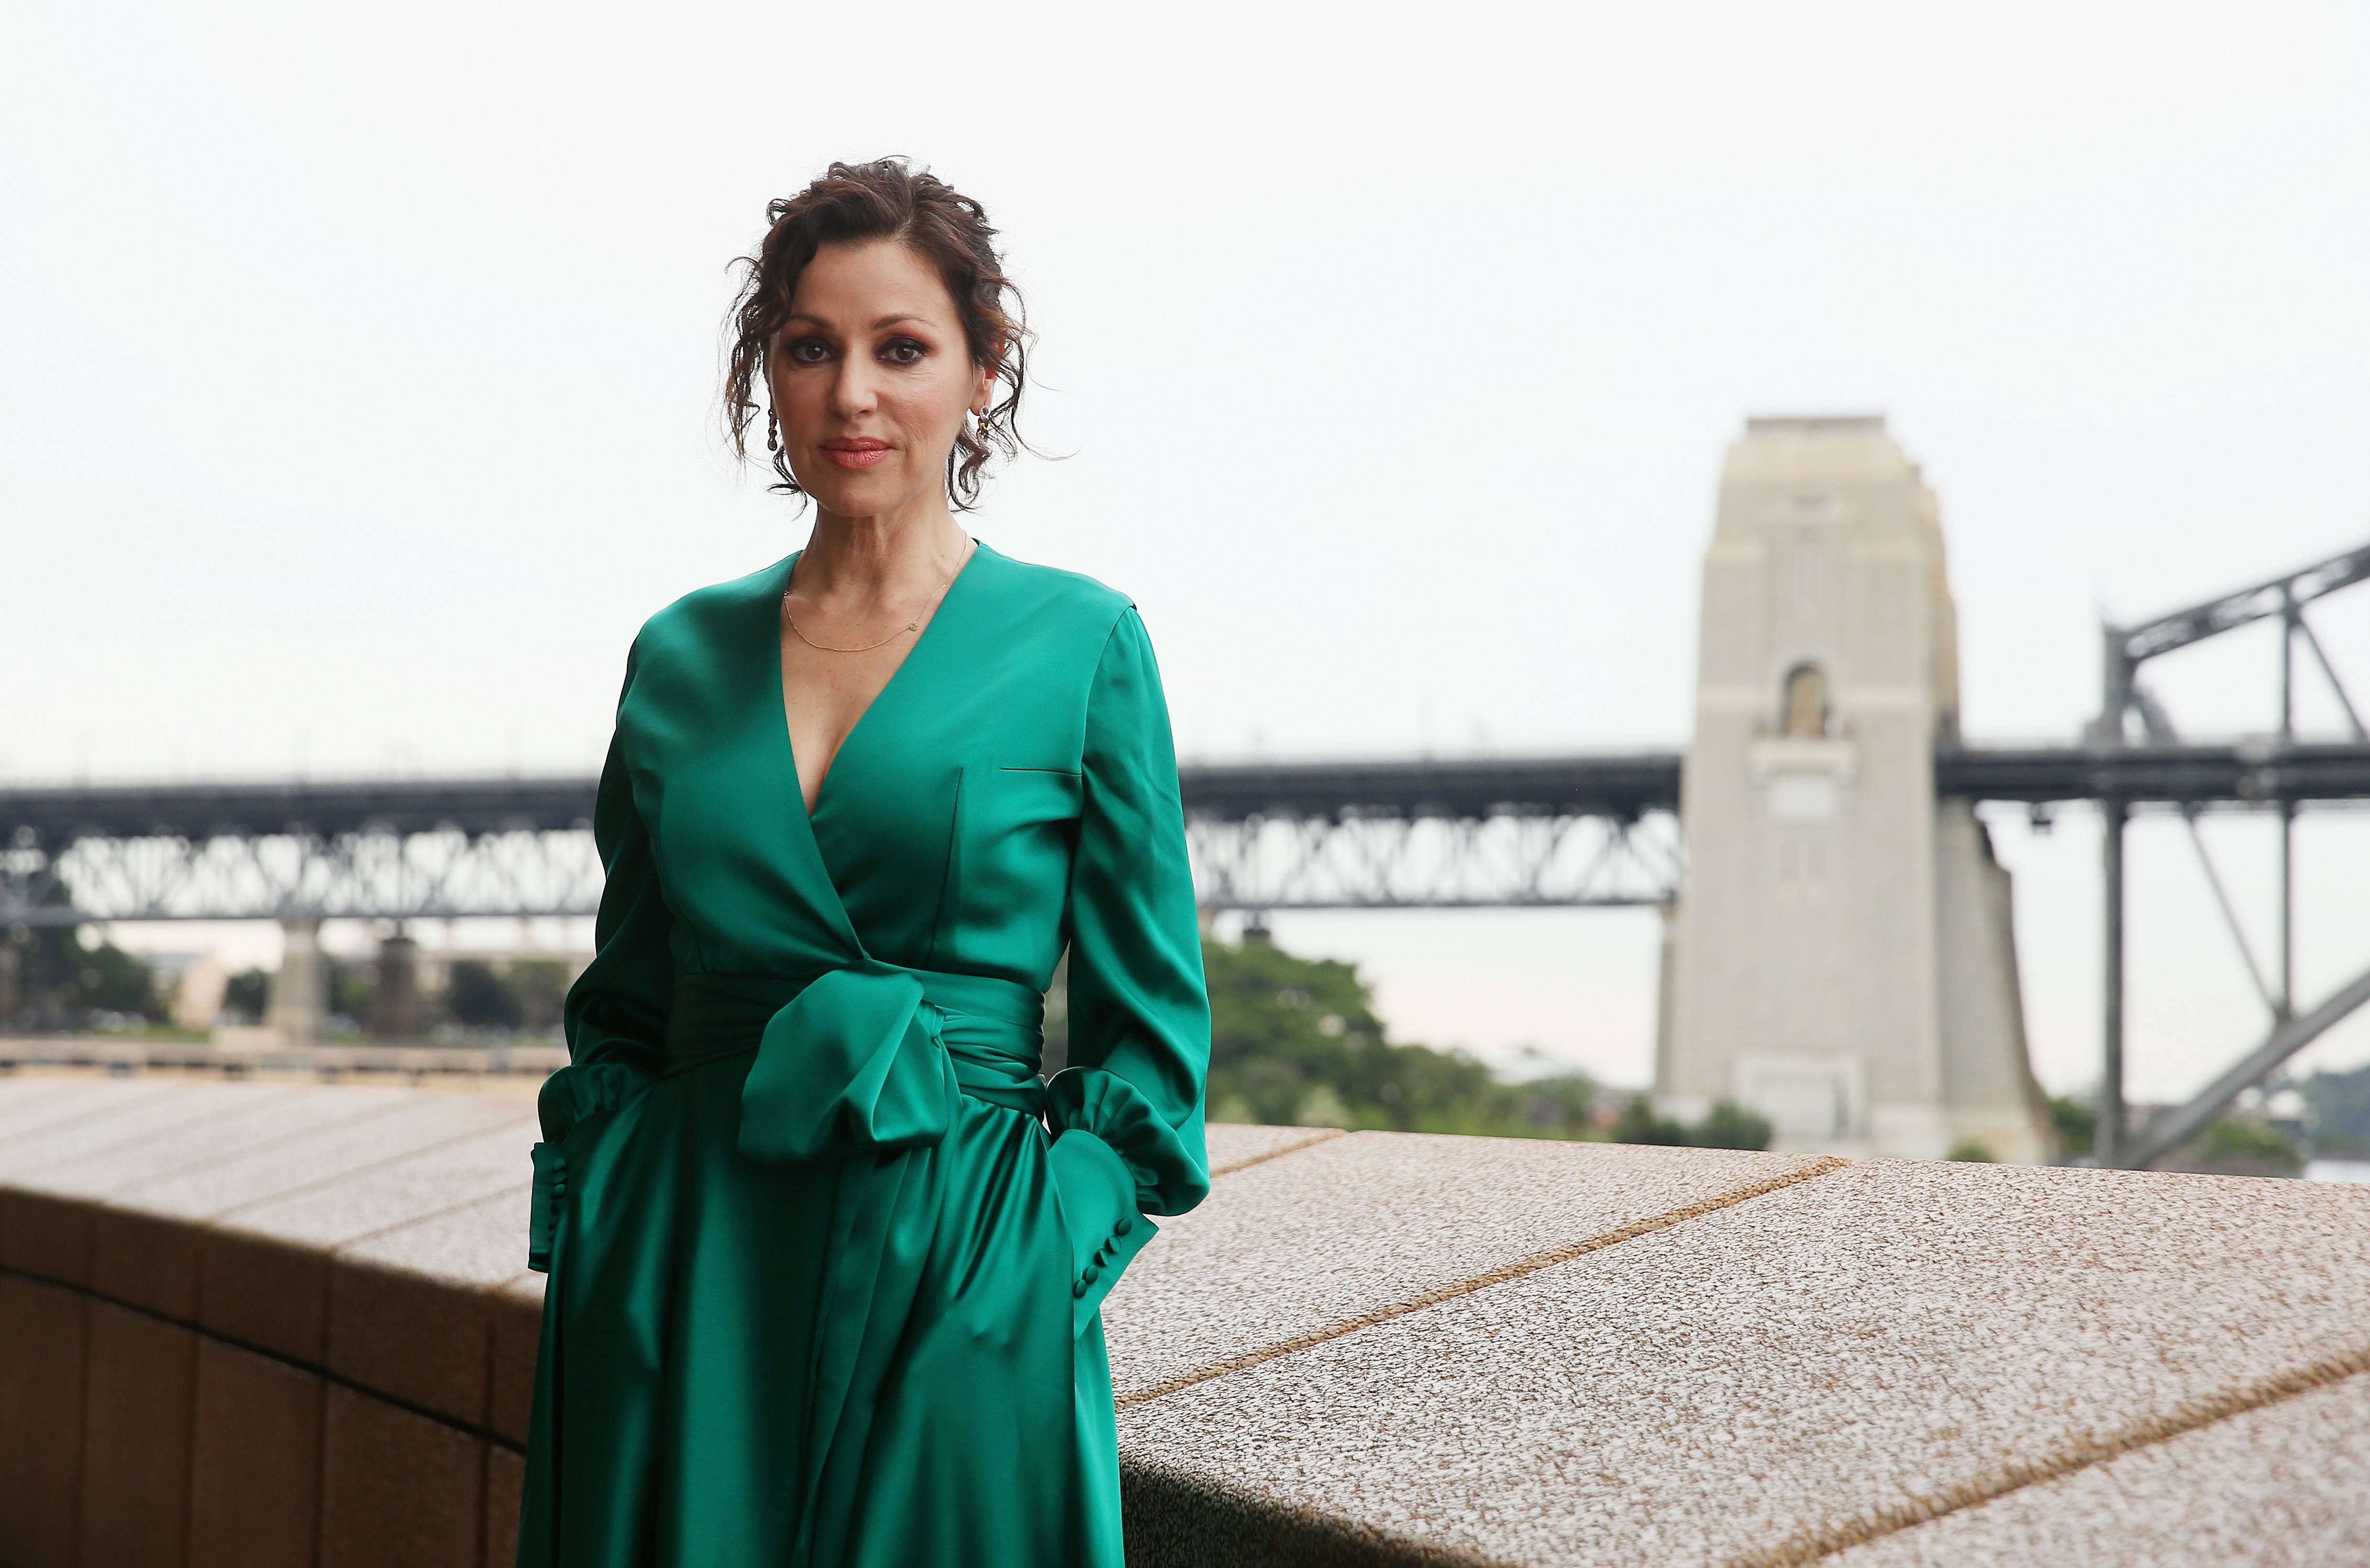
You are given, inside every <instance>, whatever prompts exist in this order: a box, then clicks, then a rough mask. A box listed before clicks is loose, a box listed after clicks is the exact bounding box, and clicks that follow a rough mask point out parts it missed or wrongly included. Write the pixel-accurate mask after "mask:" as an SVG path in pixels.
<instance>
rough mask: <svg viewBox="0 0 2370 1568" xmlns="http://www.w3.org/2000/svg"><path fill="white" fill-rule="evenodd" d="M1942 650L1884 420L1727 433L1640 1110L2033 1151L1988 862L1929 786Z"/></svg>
mask: <svg viewBox="0 0 2370 1568" xmlns="http://www.w3.org/2000/svg"><path fill="white" fill-rule="evenodd" d="M1958 657H1959V636H1958V623H1957V612H1956V611H1955V609H1954V608H1953V606H1952V604H1951V602H1950V584H1949V582H1948V580H1947V579H1946V578H1945V576H1944V572H1943V554H1942V528H1941V519H1940V514H1939V509H1937V507H1936V505H1935V500H1934V493H1933V492H1932V491H1931V490H1928V489H1927V487H1926V486H1925V484H1924V482H1923V481H1922V480H1921V479H1920V477H1919V475H1918V472H1917V468H1916V465H1915V464H1912V463H1911V462H1910V461H1909V460H1908V458H1907V456H1906V455H1904V453H1903V452H1902V450H1901V448H1900V447H1899V446H1897V445H1896V444H1894V442H1893V440H1892V438H1891V437H1890V436H1888V435H1887V434H1886V433H1885V429H1884V421H1883V420H1882V419H1881V418H1806V419H1754V420H1751V421H1749V422H1748V423H1747V425H1746V427H1745V434H1744V439H1743V441H1739V442H1737V443H1736V444H1735V445H1734V446H1733V447H1731V449H1730V450H1729V454H1728V467H1727V469H1726V471H1725V472H1724V473H1723V474H1722V475H1721V477H1720V511H1719V519H1718V522H1717V524H1716V526H1715V528H1714V531H1713V534H1712V542H1711V549H1710V551H1709V553H1708V555H1707V556H1706V558H1705V561H1704V592H1703V624H1702V630H1701V652H1700V657H1699V660H1698V664H1697V689H1696V729H1695V739H1694V741H1693V743H1692V744H1691V745H1690V746H1689V747H1688V749H1687V757H1686V768H1685V780H1684V784H1683V786H1682V807H1681V810H1682V816H1683V818H1684V820H1685V827H1686V839H1687V862H1688V867H1687V878H1686V884H1685V892H1684V893H1683V895H1682V896H1681V898H1680V901H1679V905H1678V908H1677V910H1675V911H1674V916H1673V919H1672V921H1671V924H1670V926H1669V927H1668V942H1667V945H1666V948H1665V951H1664V954H1663V989H1662V1022H1661V1026H1660V1030H1659V1037H1658V1039H1657V1041H1656V1051H1655V1085H1654V1088H1655V1098H1656V1101H1657V1103H1658V1104H1659V1105H1660V1106H1661V1107H1662V1110H1663V1111H1664V1112H1665V1113H1667V1114H1673V1115H1678V1116H1700V1115H1701V1114H1702V1113H1703V1111H1704V1110H1705V1109H1706V1108H1708V1106H1709V1105H1710V1104H1711V1103H1712V1102H1713V1101H1715V1100H1718V1099H1720V1098H1722V1097H1727V1098H1732V1099H1735V1100H1737V1101H1739V1102H1741V1103H1743V1104H1745V1105H1748V1106H1750V1107H1752V1108H1753V1109H1754V1110H1756V1111H1758V1112H1760V1113H1761V1114H1762V1115H1763V1116H1767V1117H1768V1118H1769V1120H1770V1122H1771V1123H1772V1124H1773V1126H1774V1127H1776V1129H1777V1138H1776V1142H1775V1147H1777V1148H1779V1149H1787V1150H1817V1151H1822V1152H1831V1153H1837V1154H1847V1155H1863V1156H1864V1155H1903V1156H1908V1157H1911V1158H1916V1159H1928V1160H1930V1159H1937V1158H1939V1157H1940V1156H1942V1155H1943V1154H1944V1153H1945V1152H1947V1151H1948V1150H1950V1149H1952V1148H1953V1147H1955V1146H1957V1145H1959V1144H1962V1143H1964V1142H1974V1143H1980V1144H1982V1145H1983V1146H1984V1147H1985V1149H1987V1150H1990V1151H1991V1152H1992V1153H1993V1154H1994V1155H1996V1157H1998V1158H2000V1159H2002V1160H2010V1161H2024V1162H2033V1161H2039V1160H2042V1159H2043V1158H2045V1157H2046V1155H2047V1153H2048V1150H2049V1139H2048V1134H2047V1132H2046V1130H2045V1126H2046V1123H2045V1115H2044V1107H2043V1104H2042V1099H2041V1095H2040V1092H2039V1090H2038V1089H2037V1088H2036V1087H2035V1085H2034V1083H2033V1080H2032V1072H2031V1066H2030V1065H2029V1063H2028V1061H2027V1059H2026V1055H2025V1042H2024V1018H2023V1006H2022V1002H2021V1000H2020V998H2019V993H2018V987H2017V972H2016V945H2015V937H2014V934H2013V932H2012V930H2011V927H2010V925H2009V919H2008V873H2007V872H2006V871H2005V870H2004V869H2003V868H2002V867H2001V866H2000V865H1999V864H1998V862H1997V861H1996V860H1995V859H1994V858H1993V856H1992V850H1991V841H1990V839H1989V837H1988V836H1987V834H1986V833H1985V829H1984V826H1983V824H1982V823H1981V822H1979V821H1977V820H1976V818H1975V816H1974V813H1973V809H1972V807H1971V806H1970V805H1969V803H1968V802H1966V801H1964V800H1939V801H1938V800H1937V799H1936V798H1935V796H1934V745H1935V742H1936V741H1937V740H1938V739H1946V738H1953V737H1955V736H1956V734H1957V729H1958V705H1959V677H1958Z"/></svg>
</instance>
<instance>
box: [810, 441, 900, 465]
mask: <svg viewBox="0 0 2370 1568" xmlns="http://www.w3.org/2000/svg"><path fill="white" fill-rule="evenodd" d="M823 455H824V456H825V457H828V458H830V459H831V460H832V461H833V462H834V463H836V464H839V465H840V466H841V467H842V468H869V467H871V466H872V465H873V464H876V463H878V462H880V460H881V459H882V458H884V457H886V456H888V455H889V443H888V442H887V441H879V440H876V439H875V438H873V437H871V436H842V437H840V438H839V439H838V440H836V441H825V442H823Z"/></svg>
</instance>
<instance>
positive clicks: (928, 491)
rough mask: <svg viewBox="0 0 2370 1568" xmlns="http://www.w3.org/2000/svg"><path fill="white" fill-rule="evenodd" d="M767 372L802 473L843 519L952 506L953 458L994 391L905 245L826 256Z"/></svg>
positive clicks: (811, 265)
mask: <svg viewBox="0 0 2370 1568" xmlns="http://www.w3.org/2000/svg"><path fill="white" fill-rule="evenodd" d="M765 372H766V380H767V382H768V383H770V386H771V390H772V392H773V396H774V418H775V419H776V420H777V422H778V423H779V425H780V427H781V436H782V449H783V452H784V454H785V455H786V456H787V457H788V459H789V464H790V472H791V473H792V474H794V475H797V476H798V481H799V485H800V487H801V488H803V489H804V490H805V491H806V493H807V494H808V495H810V496H812V497H813V498H815V502H816V504H817V505H818V506H821V507H822V508H823V509H824V510H826V511H830V512H835V513H837V514H838V515H839V516H841V517H879V516H882V515H884V514H890V513H896V512H901V511H904V510H907V509H912V508H914V507H916V506H921V507H924V508H930V507H936V506H939V505H942V504H943V499H944V496H945V490H946V471H947V453H948V452H950V451H952V450H953V448H954V444H955V437H956V436H957V435H958V434H959V433H961V429H962V421H963V415H964V413H965V412H966V411H967V410H969V409H972V408H974V407H977V406H980V405H982V404H983V403H984V402H985V401H986V398H987V393H988V384H989V378H988V375H987V372H984V371H983V370H981V369H979V368H978V367H976V366H974V365H973V364H972V362H971V354H970V350H969V348H968V346H967V345H966V344H965V343H964V341H963V333H962V322H961V318H960V317H959V316H957V315H956V314H955V303H954V301H953V299H952V298H950V297H949V295H948V293H947V289H946V285H945V284H944V283H942V282H940V281H939V280H938V269H936V268H934V267H932V266H931V265H930V263H929V262H928V261H926V259H924V258H923V257H922V256H921V255H920V254H919V253H918V252H916V251H915V250H913V249H911V248H909V247H908V246H903V245H901V244H899V243H898V242H897V241H895V240H874V241H869V242H868V243H866V244H862V245H826V246H823V248H822V249H820V250H818V251H816V252H815V256H814V259H813V260H812V261H810V262H808V263H807V265H806V270H804V271H803V272H801V273H800V274H799V286H798V292H797V293H796V294H795V295H794V296H793V297H792V299H791V301H790V317H789V319H788V321H787V322H785V323H783V326H782V330H781V333H780V335H779V336H778V337H777V338H775V340H774V347H773V351H772V352H771V353H770V354H768V355H767V356H766V360H765Z"/></svg>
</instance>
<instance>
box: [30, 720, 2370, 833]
mask: <svg viewBox="0 0 2370 1568" xmlns="http://www.w3.org/2000/svg"><path fill="white" fill-rule="evenodd" d="M1680 773H1681V757H1680V754H1679V753H1678V752H1676V751H1637V752H1624V753H1609V754H1594V755H1577V756H1568V757H1533V758H1525V757H1496V758H1488V757H1483V758H1454V759H1452V758H1423V759H1399V760H1391V761H1285V762H1225V763H1191V764H1188V765H1186V766H1184V767H1182V768H1180V769H1179V771H1178V776H1179V784H1181V786H1182V788H1183V793H1184V797H1185V807H1186V811H1187V813H1188V814H1189V815H1191V816H1192V817H1194V818H1199V819H1202V820H1206V821H1220V822H1234V821H1243V820H1246V819H1248V818H1304V819H1307V818H1315V819H1330V818H1341V817H1345V816H1347V817H1355V816H1378V817H1433V818H1484V817H1490V816H1498V815H1508V814H1513V815H1534V816H1578V817H1611V818H1619V819H1623V820H1629V819H1634V818H1638V817H1640V816H1644V815H1646V814H1648V813H1650V812H1656V811H1674V810H1676V809H1677V807H1678V804H1679V788H1680ZM1934 778H1935V788H1936V791H1937V793H1938V794H1940V795H1959V796H1967V797H1971V798H1974V799H1978V800H2003V801H2019V802H2026V803H2031V804H2036V805H2040V804H2048V803H2053V802H2061V801H2078V800H2096V799H2101V798H2110V797H2111V798H2119V799H2122V800H2124V801H2126V802H2130V803H2132V804H2134V805H2146V804H2151V803H2157V804H2180V803H2198V804H2205V805H2226V804H2242V805H2243V804H2265V803H2270V802H2273V801H2278V800H2283V799H2286V800H2298V801H2332V800H2362V799H2370V745H2364V744H2358V743H2346V744H2310V745H2304V744H2299V745H2293V746H2286V747H2282V746H2279V745H2276V744H2272V743H2262V742H2237V743H2231V742H2224V743H2218V744H2186V745H2178V746H2136V747H2124V748H2099V747H2083V746H2056V747H2052V746H2030V747H1985V746H1950V747H1944V748H1941V749H1939V750H1937V751H1936V753H1935V759H1934ZM594 786H595V781H594V780H593V779H592V778H591V777H589V776H584V775H572V774H571V775H550V776H515V777H489V778H441V779H428V778H420V779H342V780H341V779H320V780H277V781H262V782H221V783H160V784H46V785H0V843H5V842H6V841H10V840H14V841H16V842H17V843H18V844H19V845H39V846H41V847H44V848H49V849H52V850H54V849H57V848H61V847H63V846H64V845H65V844H68V843H71V842H73V841H75V840H77V839H84V838H107V839H134V838H179V839H204V838H217V837H264V836H270V835H275V834H284V833H303V834H309V835H314V836H318V837H324V838H333V837H337V836H339V835H343V834H353V833H392V834H408V833H420V832H433V831H438V830H459V831H461V832H464V833H469V834H479V833H496V832H512V831H518V830H530V831H541V832H558V831H566V830H570V829H576V828H581V827H582V826H584V825H586V824H587V823H588V822H589V821H590V820H591V818H592V800H593V792H594Z"/></svg>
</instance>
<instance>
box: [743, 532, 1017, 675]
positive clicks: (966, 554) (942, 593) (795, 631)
mask: <svg viewBox="0 0 2370 1568" xmlns="http://www.w3.org/2000/svg"><path fill="white" fill-rule="evenodd" d="M962 558H963V560H969V559H970V558H971V550H970V548H969V547H968V546H966V547H965V548H964V550H963V556H962ZM961 570H962V561H957V562H956V563H955V571H958V572H959V571H961ZM954 585H955V579H954V577H953V575H952V574H951V573H949V575H948V577H947V580H946V581H944V582H942V583H940V584H938V592H937V593H935V594H932V595H931V596H930V608H932V609H936V608H937V607H938V601H940V600H942V599H944V598H946V596H947V589H950V588H952V587H954ZM782 622H783V624H785V625H787V626H788V627H789V629H790V635H792V636H794V637H796V638H798V639H799V641H800V642H802V643H804V644H806V645H807V647H811V648H812V649H814V650H815V651H816V652H817V653H870V652H871V651H872V650H873V649H874V648H877V647H888V646H889V645H890V644H891V643H893V642H895V641H896V640H897V639H898V638H899V637H902V636H903V635H905V634H906V633H908V632H910V631H913V630H915V628H916V627H918V626H920V625H921V624H922V616H921V615H920V614H916V615H915V617H914V618H913V619H912V620H910V621H908V622H906V623H905V624H903V625H902V626H900V627H898V628H897V629H896V630H895V631H893V632H892V633H890V634H889V635H887V636H885V637H883V638H881V639H880V641H879V642H877V643H866V644H865V645H864V646H863V647H832V646H831V645H830V644H829V643H819V642H817V641H815V640H814V639H813V638H812V637H811V636H809V635H806V634H805V633H804V632H801V631H800V630H799V618H798V617H797V616H795V615H793V614H791V613H790V590H789V589H783V590H782Z"/></svg>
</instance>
